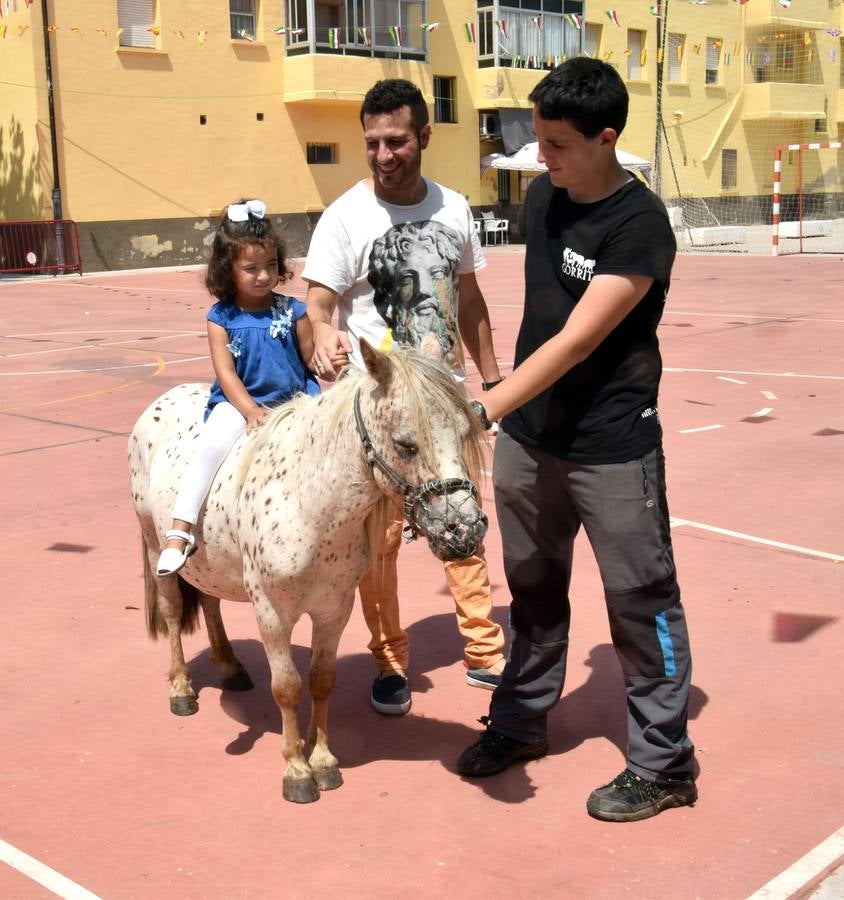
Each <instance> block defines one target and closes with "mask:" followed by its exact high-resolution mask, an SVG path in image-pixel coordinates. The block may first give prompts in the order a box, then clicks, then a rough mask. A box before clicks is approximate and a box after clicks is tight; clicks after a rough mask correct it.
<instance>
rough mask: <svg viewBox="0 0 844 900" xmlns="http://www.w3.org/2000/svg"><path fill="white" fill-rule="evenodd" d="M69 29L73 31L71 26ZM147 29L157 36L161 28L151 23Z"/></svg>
mask: <svg viewBox="0 0 844 900" xmlns="http://www.w3.org/2000/svg"><path fill="white" fill-rule="evenodd" d="M70 30H71V31H73V29H72V28H71V29H70ZM147 31H148V32H149V33H150V34H154V35H155V36H156V37H158V35H159V34H161V29H160V28H159V27H158V26H157V25H153V26H152V28H147Z"/></svg>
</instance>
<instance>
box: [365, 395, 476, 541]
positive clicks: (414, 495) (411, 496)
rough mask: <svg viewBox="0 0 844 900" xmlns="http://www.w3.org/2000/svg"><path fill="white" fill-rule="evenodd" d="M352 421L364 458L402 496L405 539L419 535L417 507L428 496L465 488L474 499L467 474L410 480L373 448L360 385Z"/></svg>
mask: <svg viewBox="0 0 844 900" xmlns="http://www.w3.org/2000/svg"><path fill="white" fill-rule="evenodd" d="M354 405H355V423H356V424H357V429H358V434H359V435H360V439H361V441H362V442H363V446H364V449H365V451H366V461H367V463H369V465H370V466H372V467H375V466H377V467H378V468H379V469H380V470H381V471H382V472H383V473H384V474H385V475H386V476H387V477H388V478H389V479H390V481H392V482H393V484H395V485H396V486H397V487H398V489H399V490H400V491H401V493H402V496H403V498H404V517H405V519H406V520H407V525H406V526H405V528H404V530H403V532H402V533H403V534H404V537H405V540H407V541H415V540H416V538H418V537H419V532H420V531H422V530H423V529H421V528H420V526H419V523H418V522H417V520H416V507H417V506H419V505H420V503H421V502H422V501H423V500H424V499H425V497H427V496H428V494H439V495H443V496H446V497H447V496H448V494H449V493H451V492H454V491H468V492H469V494H470V495H471V497H472V499H473V500H477V498H478V489H477V488H476V487H475V485H474V484H473V483H472V482H471V481H470V480H469V479H468V478H445V479H442V478H438V479H437V480H436V481H426V482H424V483H423V484H416V485H414V484H410V483H409V482H407V481H406V480H405V479H404V478H402V476H401V475H399V473H398V472H397V471H396V470H395V469H394V468H392V466H390V464H389V463H388V462H387V461H386V460H385V459H384V457H383V456H381V454H380V453H379V452H378V451H377V450H376V449H375V447H374V445H373V443H372V438H371V437H370V436H369V432H368V431H367V430H366V425H365V424H364V422H363V415H362V414H361V411H360V388H358V389H357V390H356V391H355V404H354Z"/></svg>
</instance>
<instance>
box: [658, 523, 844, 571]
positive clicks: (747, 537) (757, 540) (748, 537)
mask: <svg viewBox="0 0 844 900" xmlns="http://www.w3.org/2000/svg"><path fill="white" fill-rule="evenodd" d="M681 525H686V526H688V527H689V528H700V529H701V531H711V532H712V533H713V534H722V535H724V536H725V537H734V538H739V539H740V540H742V541H750V543H752V544H764V545H765V546H766V547H776V548H777V549H778V550H790V551H791V552H792V553H803V554H804V555H806V556H817V557H818V558H819V559H831V560H832V561H833V562H844V556H839V554H837V553H827V552H826V551H824V550H812V549H811V548H810V547H798V546H797V545H796V544H784V543H783V542H782V541H772V540H769V539H768V538H762V537H756V536H755V535H752V534H744V533H743V532H741V531H730V530H729V529H728V528H717V527H716V526H715V525H704V524H703V522H692V521H690V520H689V519H675V518H674V516H672V517H671V527H672V528H679V527H680V526H681Z"/></svg>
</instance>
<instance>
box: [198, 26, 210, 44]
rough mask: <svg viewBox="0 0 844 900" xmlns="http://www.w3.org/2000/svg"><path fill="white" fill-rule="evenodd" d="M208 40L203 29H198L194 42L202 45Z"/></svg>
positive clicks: (206, 33)
mask: <svg viewBox="0 0 844 900" xmlns="http://www.w3.org/2000/svg"><path fill="white" fill-rule="evenodd" d="M207 38H208V32H207V31H206V30H205V29H200V30H199V31H197V33H196V42H197V44H204V43H205V41H206V39H207Z"/></svg>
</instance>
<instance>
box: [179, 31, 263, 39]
mask: <svg viewBox="0 0 844 900" xmlns="http://www.w3.org/2000/svg"><path fill="white" fill-rule="evenodd" d="M173 34H175V35H176V37H177V38H181V39H182V40H184V39H185V33H184V31H182V30H181V29H179V30H178V31H174V32H173ZM244 34H245V32H244V31H243V29H241V32H240V36H241V37H243V36H244ZM246 40H248V38H246ZM252 40H253V41H254V40H255V38H252Z"/></svg>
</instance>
